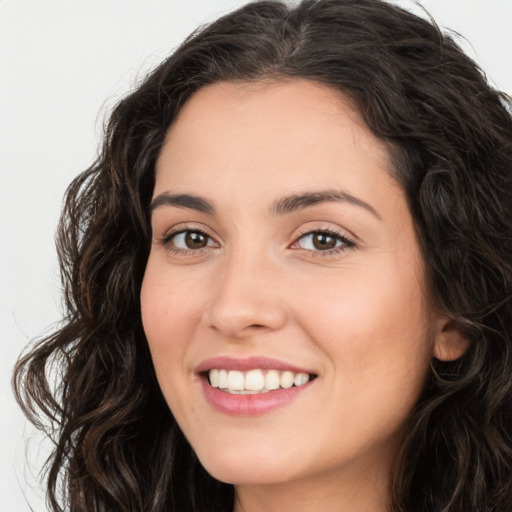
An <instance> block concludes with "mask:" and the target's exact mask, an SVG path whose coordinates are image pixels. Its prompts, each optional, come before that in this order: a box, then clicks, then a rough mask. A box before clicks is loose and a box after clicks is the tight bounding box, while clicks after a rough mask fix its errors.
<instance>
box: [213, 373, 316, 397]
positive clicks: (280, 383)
mask: <svg viewBox="0 0 512 512" xmlns="http://www.w3.org/2000/svg"><path fill="white" fill-rule="evenodd" d="M203 375H204V376H205V378H206V379H207V381H208V383H209V384H210V386H212V387H213V388H217V389H219V390H220V391H224V392H225V393H231V394H235V395H257V394H262V393H268V392H270V391H276V390H279V389H290V388H292V387H300V386H304V385H305V384H307V383H308V382H309V381H310V380H313V379H314V378H315V377H316V375H315V374H310V373H305V372H293V371H290V370H285V371H281V370H274V369H263V368H261V369H260V368H255V369H252V370H249V371H245V372H244V371H240V370H228V369H224V368H212V369H210V370H208V371H207V372H204V373H203Z"/></svg>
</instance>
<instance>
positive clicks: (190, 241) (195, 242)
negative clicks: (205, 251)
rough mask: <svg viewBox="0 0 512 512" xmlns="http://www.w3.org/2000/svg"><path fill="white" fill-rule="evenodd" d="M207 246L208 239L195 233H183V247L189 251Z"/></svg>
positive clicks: (201, 234)
mask: <svg viewBox="0 0 512 512" xmlns="http://www.w3.org/2000/svg"><path fill="white" fill-rule="evenodd" d="M207 244H208V237H207V236H206V235H204V234H203V233H198V232H197V231H187V232H186V233H185V245H186V246H187V247H188V248H189V249H201V248H202V247H206V246H207Z"/></svg>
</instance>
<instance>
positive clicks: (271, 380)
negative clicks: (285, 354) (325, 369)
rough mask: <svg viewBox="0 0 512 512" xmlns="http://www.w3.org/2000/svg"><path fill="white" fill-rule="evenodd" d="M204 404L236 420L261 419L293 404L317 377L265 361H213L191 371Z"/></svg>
mask: <svg viewBox="0 0 512 512" xmlns="http://www.w3.org/2000/svg"><path fill="white" fill-rule="evenodd" d="M195 372H196V374H197V375H198V376H199V380H200V383H201V385H202V386H201V387H202V389H203V393H204V396H205V398H206V400H207V402H208V403H209V404H210V405H211V406H212V407H213V408H214V409H216V410H217V411H220V412H222V413H224V414H229V415H236V416H252V415H261V414H265V413H268V412H271V411H272V410H274V409H279V408H281V407H284V406H286V405H287V404H289V403H291V402H294V401H295V400H297V399H298V397H299V396H302V395H304V394H308V392H307V391H306V390H307V389H310V388H311V386H312V385H313V384H314V381H315V379H316V378H317V377H318V375H317V374H316V373H314V372H312V371H310V370H307V369H305V368H299V367H296V366H293V365H290V364H288V363H285V362H283V361H279V360H276V359H271V358H267V357H250V358H247V359H239V358H233V357H229V356H228V357H216V358H213V359H209V360H207V361H204V362H203V363H201V364H200V365H199V366H198V367H197V368H196V370H195Z"/></svg>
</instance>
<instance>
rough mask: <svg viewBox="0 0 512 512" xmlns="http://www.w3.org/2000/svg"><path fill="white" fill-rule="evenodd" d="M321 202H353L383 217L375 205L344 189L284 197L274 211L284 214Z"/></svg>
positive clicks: (276, 204) (274, 206) (278, 201)
mask: <svg viewBox="0 0 512 512" xmlns="http://www.w3.org/2000/svg"><path fill="white" fill-rule="evenodd" d="M319 203H349V204H353V205H355V206H360V207H361V208H364V209H365V210H368V211H369V212H370V213H372V214H373V215H374V216H375V217H377V218H378V219H382V217H381V216H380V215H379V214H378V213H377V211H376V210H375V208H373V206H371V205H369V204H368V203H366V202H365V201H363V200H362V199H359V198H357V197H355V196H353V195H351V194H349V193H348V192H345V191H342V190H321V191H318V192H307V193H305V194H294V195H291V196H287V197H283V198H281V199H279V200H277V201H276V202H275V203H274V204H273V206H272V211H273V212H274V213H277V214H279V215H284V214H287V213H291V212H294V211H296V210H301V209H303V208H307V207H308V206H313V205H315V204H319Z"/></svg>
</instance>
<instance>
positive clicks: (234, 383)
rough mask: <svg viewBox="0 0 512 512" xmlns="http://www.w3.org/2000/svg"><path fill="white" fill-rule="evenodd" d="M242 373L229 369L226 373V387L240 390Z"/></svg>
mask: <svg viewBox="0 0 512 512" xmlns="http://www.w3.org/2000/svg"><path fill="white" fill-rule="evenodd" d="M244 385H245V383H244V374H243V373H242V372H239V371H237V370H231V371H230V372H229V373H228V388H229V389H233V390H234V391H242V390H243V389H244Z"/></svg>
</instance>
